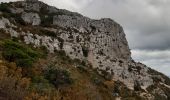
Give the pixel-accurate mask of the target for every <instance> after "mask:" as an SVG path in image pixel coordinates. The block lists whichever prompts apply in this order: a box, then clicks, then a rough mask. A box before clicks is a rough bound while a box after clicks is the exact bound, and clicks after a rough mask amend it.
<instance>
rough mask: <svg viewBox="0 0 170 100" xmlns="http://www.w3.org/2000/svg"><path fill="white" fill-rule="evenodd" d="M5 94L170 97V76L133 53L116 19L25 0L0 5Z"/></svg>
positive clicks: (50, 99) (41, 98) (1, 89)
mask: <svg viewBox="0 0 170 100" xmlns="http://www.w3.org/2000/svg"><path fill="white" fill-rule="evenodd" d="M0 99H2V100H117V99H122V100H169V99H170V79H169V78H168V77H167V76H165V75H163V74H162V73H159V72H157V71H155V70H153V69H151V68H149V67H147V66H146V65H144V64H141V63H136V62H135V61H134V60H133V59H132V58H131V52H130V49H129V46H128V43H127V40H126V37H125V33H124V31H123V28H122V27H121V26H120V25H119V24H118V23H117V22H115V21H113V20H112V19H108V18H104V19H100V20H93V19H90V18H87V17H84V16H83V15H80V14H78V13H75V12H70V11H67V10H63V9H58V8H55V7H52V6H49V5H47V4H45V3H43V2H40V1H38V0H25V1H18V2H10V3H1V4H0Z"/></svg>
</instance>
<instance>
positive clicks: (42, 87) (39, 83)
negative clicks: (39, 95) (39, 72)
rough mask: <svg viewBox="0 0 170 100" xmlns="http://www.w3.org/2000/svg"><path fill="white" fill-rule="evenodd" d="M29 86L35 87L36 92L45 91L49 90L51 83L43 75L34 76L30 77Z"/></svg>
mask: <svg viewBox="0 0 170 100" xmlns="http://www.w3.org/2000/svg"><path fill="white" fill-rule="evenodd" d="M31 88H33V89H36V90H37V91H38V92H45V91H48V90H50V89H51V88H52V85H51V84H50V83H49V81H48V80H47V79H45V78H44V76H34V77H32V84H31Z"/></svg>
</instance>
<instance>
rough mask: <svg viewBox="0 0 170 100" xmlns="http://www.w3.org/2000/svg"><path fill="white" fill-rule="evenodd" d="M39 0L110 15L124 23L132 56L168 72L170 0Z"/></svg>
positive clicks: (92, 15) (97, 16)
mask: <svg viewBox="0 0 170 100" xmlns="http://www.w3.org/2000/svg"><path fill="white" fill-rule="evenodd" d="M4 1H5V2H6V1H16V0H0V2H4ZM40 1H43V2H45V3H48V4H49V5H52V6H55V7H57V8H60V9H67V10H70V11H74V12H79V13H81V14H83V15H84V16H87V17H90V18H93V19H100V18H112V19H113V20H115V21H116V22H118V23H119V24H121V25H122V26H123V28H124V31H125V33H126V38H127V40H128V43H129V46H130V49H131V52H132V57H133V59H134V60H135V61H137V62H138V61H139V62H142V63H144V64H146V65H147V66H149V67H151V68H153V69H155V70H158V71H160V72H162V73H164V74H166V75H168V76H170V6H169V5H170V0H40Z"/></svg>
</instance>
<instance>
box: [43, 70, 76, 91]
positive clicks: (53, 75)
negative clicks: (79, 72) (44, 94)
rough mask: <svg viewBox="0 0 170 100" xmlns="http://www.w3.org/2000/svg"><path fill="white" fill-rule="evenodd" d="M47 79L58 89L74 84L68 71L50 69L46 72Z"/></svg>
mask: <svg viewBox="0 0 170 100" xmlns="http://www.w3.org/2000/svg"><path fill="white" fill-rule="evenodd" d="M45 78H46V79H47V80H48V81H49V82H50V83H51V84H53V85H54V86H55V87H56V88H58V87H59V86H62V85H69V84H72V82H73V80H72V78H71V77H70V74H69V72H68V71H66V70H62V69H52V68H51V69H49V70H47V71H46V72H45Z"/></svg>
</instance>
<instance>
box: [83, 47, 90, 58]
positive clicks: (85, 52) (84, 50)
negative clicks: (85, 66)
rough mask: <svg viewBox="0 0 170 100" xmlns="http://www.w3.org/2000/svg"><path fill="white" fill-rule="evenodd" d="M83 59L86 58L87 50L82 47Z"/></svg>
mask: <svg viewBox="0 0 170 100" xmlns="http://www.w3.org/2000/svg"><path fill="white" fill-rule="evenodd" d="M82 51H83V55H84V57H88V53H89V50H88V48H86V47H82Z"/></svg>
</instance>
